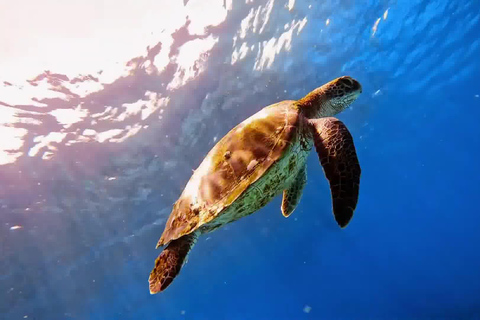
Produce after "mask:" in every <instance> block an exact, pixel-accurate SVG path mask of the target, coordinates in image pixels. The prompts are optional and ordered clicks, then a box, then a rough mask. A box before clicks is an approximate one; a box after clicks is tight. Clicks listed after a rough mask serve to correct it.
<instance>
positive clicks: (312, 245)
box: [0, 0, 480, 320]
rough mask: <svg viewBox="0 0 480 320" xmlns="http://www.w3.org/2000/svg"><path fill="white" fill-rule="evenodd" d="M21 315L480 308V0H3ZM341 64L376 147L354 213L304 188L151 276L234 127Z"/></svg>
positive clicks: (4, 290) (17, 309)
mask: <svg viewBox="0 0 480 320" xmlns="http://www.w3.org/2000/svg"><path fill="white" fill-rule="evenodd" d="M0 42H1V44H2V46H1V47H2V49H1V50H0V181H1V184H0V254H1V256H0V270H1V271H0V318H1V319H24V318H25V319H48V320H53V319H109V320H110V319H194V320H199V319H243V320H245V319H367V318H378V319H380V318H384V319H393V318H395V319H412V318H413V317H415V318H416V319H427V318H428V319H437V318H442V319H479V318H480V298H479V292H480V278H479V277H478V270H480V250H479V249H480V248H479V247H480V233H479V232H478V225H479V223H480V215H479V212H480V209H479V208H478V205H477V202H478V201H477V200H478V197H479V193H480V165H479V163H480V156H479V151H478V146H479V145H480V131H479V125H478V123H479V118H480V97H479V95H480V86H479V84H478V76H479V71H480V62H479V61H480V60H479V58H478V57H480V2H479V1H477V0H472V1H446V0H437V1H433V0H432V1H420V0H416V1H406V0H404V1H396V0H391V1H349V0H342V1H313V0H311V1H299V0H297V1H295V0H287V1H285V0H283V1H282V0H268V1H266V0H246V1H244V0H242V1H232V0H222V1H214V0H211V1H208V0H197V1H194V0H190V1H188V0H184V1H177V0H175V1H171V0H160V1H149V0H141V1H135V2H134V1H120V2H113V1H103V2H99V1H93V0H88V1H83V2H78V3H75V4H74V3H73V2H71V3H70V2H69V3H68V4H67V3H66V2H65V3H63V2H57V1H53V0H47V1H44V2H42V3H41V4H40V2H35V1H27V0H24V1H18V2H10V3H8V4H7V3H6V2H5V3H2V4H0ZM341 75H351V76H353V77H355V78H356V79H358V80H359V81H360V82H361V83H362V85H363V94H362V95H361V97H360V98H359V99H358V100H357V101H356V102H355V104H354V107H353V108H352V109H349V110H347V111H345V112H343V113H342V114H340V115H339V117H340V119H341V120H343V121H344V122H345V123H346V124H347V125H348V127H349V128H350V131H351V132H352V135H353V137H354V140H355V143H356V147H357V152H358V156H359V159H360V162H361V165H362V169H363V171H362V180H361V190H360V201H359V205H358V208H357V211H356V215H355V217H354V219H353V221H352V223H351V224H350V225H349V226H348V228H346V229H345V230H340V229H339V228H338V227H337V226H336V224H335V222H334V219H333V218H332V216H331V200H330V194H329V188H328V184H327V182H326V180H325V178H324V176H323V172H322V169H321V167H320V165H319V164H318V158H317V156H316V155H315V154H312V155H311V157H310V158H309V161H308V162H309V163H308V166H309V170H308V184H307V187H306V189H305V192H304V194H303V198H302V202H301V204H300V205H299V207H298V208H297V210H296V211H295V213H294V214H293V215H292V216H291V217H290V218H289V219H285V218H283V216H282V215H281V213H280V208H279V206H280V200H279V199H276V200H275V201H273V202H272V203H271V204H270V205H268V206H267V207H266V208H264V209H262V210H261V211H260V212H258V213H257V214H255V215H252V216H250V217H248V218H245V219H242V220H240V221H238V222H236V223H235V224H231V225H228V226H226V227H224V228H222V229H220V230H218V231H217V232H215V233H211V234H209V235H208V236H204V237H203V238H201V239H200V240H199V242H198V243H197V246H196V247H195V249H194V250H193V251H192V253H191V254H190V256H189V263H188V264H187V265H186V266H185V267H184V269H183V270H182V273H181V275H180V276H179V277H178V278H177V279H176V281H175V282H174V283H173V284H172V285H171V287H169V288H168V290H166V291H165V292H163V293H161V294H159V295H154V296H151V295H150V294H149V291H148V283H147V279H148V275H149V273H150V270H151V268H152V267H153V264H154V260H155V258H156V256H157V255H158V251H156V250H155V249H154V247H155V244H156V241H157V240H158V238H159V236H160V235H161V232H162V231H163V227H164V223H165V220H166V218H167V217H168V214H169V213H170V210H171V205H172V204H173V202H174V201H175V200H176V199H177V197H178V196H179V194H180V192H181V191H182V189H183V187H184V186H185V183H186V182H187V180H188V178H189V177H190V175H191V173H192V170H193V169H195V168H196V167H197V166H198V164H199V163H200V161H201V160H202V159H203V157H204V156H205V154H206V153H207V151H208V150H209V149H210V148H211V147H212V146H213V145H214V143H215V142H216V141H218V139H220V138H221V137H222V136H223V135H224V134H225V133H226V132H228V130H230V129H231V128H232V127H233V126H234V125H236V124H237V123H238V122H240V121H241V120H243V119H245V118H246V117H248V116H249V115H251V114H253V113H254V112H256V111H258V110H260V109H261V108H262V107H264V106H266V105H268V104H271V103H274V102H276V101H279V100H284V99H299V98H301V97H302V96H304V95H305V94H306V93H308V92H309V91H310V90H312V89H314V88H315V87H317V86H319V85H321V84H323V83H325V82H327V81H329V80H331V79H333V78H335V77H338V76H341Z"/></svg>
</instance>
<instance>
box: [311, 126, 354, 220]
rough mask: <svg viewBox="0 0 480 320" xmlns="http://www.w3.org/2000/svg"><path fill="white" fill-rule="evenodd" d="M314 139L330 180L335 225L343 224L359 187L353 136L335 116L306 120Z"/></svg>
mask: <svg viewBox="0 0 480 320" xmlns="http://www.w3.org/2000/svg"><path fill="white" fill-rule="evenodd" d="M309 122H310V124H311V126H312V133H313V141H314V143H315V148H316V150H317V153H318V157H319V158H320V163H321V164H322V166H323V170H324V171H325V175H326V177H327V179H328V181H329V182H330V190H331V192H332V202H333V214H334V216H335V220H336V221H337V223H338V225H339V226H340V227H342V228H344V227H346V226H347V224H348V223H349V222H350V219H351V218H352V216H353V212H354V211H355V208H356V206H357V201H358V191H359V187H360V173H361V170H360V165H359V163H358V158H357V153H356V151H355V145H354V144H353V138H352V135H351V134H350V132H349V131H348V129H347V127H346V126H345V125H344V124H343V122H341V121H340V120H338V119H336V118H332V117H330V118H321V119H314V120H310V121H309Z"/></svg>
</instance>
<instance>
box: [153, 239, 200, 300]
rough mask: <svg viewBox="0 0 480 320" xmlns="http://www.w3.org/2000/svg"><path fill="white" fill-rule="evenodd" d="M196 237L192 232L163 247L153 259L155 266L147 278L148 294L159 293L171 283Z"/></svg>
mask: <svg viewBox="0 0 480 320" xmlns="http://www.w3.org/2000/svg"><path fill="white" fill-rule="evenodd" d="M197 238H198V233H197V232H192V233H190V234H186V235H184V236H182V237H180V238H178V239H176V240H173V241H171V242H170V243H169V244H168V246H167V247H166V248H165V249H163V251H162V252H161V253H160V255H159V256H158V258H157V260H155V267H154V268H153V270H152V272H150V277H149V279H148V283H149V287H150V294H156V293H159V292H161V291H163V290H165V289H166V288H167V287H168V286H169V285H170V283H172V281H173V279H175V277H176V276H177V275H178V273H179V272H180V269H181V268H182V266H183V264H184V263H185V262H186V258H187V255H188V252H189V251H190V249H192V247H193V245H194V244H195V242H196V241H197Z"/></svg>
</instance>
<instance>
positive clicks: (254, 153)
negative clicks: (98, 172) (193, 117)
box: [157, 101, 311, 247]
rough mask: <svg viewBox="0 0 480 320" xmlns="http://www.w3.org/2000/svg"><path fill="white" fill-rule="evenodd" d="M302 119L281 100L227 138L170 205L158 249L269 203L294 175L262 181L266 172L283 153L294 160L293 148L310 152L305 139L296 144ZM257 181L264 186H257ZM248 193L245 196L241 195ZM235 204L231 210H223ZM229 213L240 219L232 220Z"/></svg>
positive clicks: (281, 172)
mask: <svg viewBox="0 0 480 320" xmlns="http://www.w3.org/2000/svg"><path fill="white" fill-rule="evenodd" d="M303 119H304V118H303V117H301V116H300V114H299V109H298V108H297V106H296V105H295V103H294V101H282V102H279V103H276V104H273V105H271V106H268V107H265V108H264V109H262V110H260V111H259V112H257V113H256V114H254V115H253V116H251V117H250V118H248V119H246V120H245V121H243V122H242V123H240V124H239V125H238V126H236V127H235V128H233V129H232V130H231V131H230V132H229V133H228V134H226V135H225V136H224V137H223V138H222V139H221V140H220V141H219V142H218V143H217V144H216V145H215V146H214V147H213V149H212V150H211V151H210V152H209V153H208V155H207V156H206V157H205V159H204V160H203V162H202V163H201V164H200V166H199V167H198V169H197V170H195V172H194V174H193V175H192V177H191V179H190V180H189V182H188V183H187V186H186V187H185V190H184V191H183V193H182V195H181V196H180V198H179V199H178V201H177V202H176V203H175V204H174V206H173V210H172V213H171V214H170V217H169V219H168V221H167V223H166V226H165V230H164V232H163V234H162V237H161V238H160V240H159V242H158V245H157V247H158V246H161V245H163V244H166V243H168V242H170V241H171V240H174V239H177V238H179V237H181V236H182V235H185V234H188V233H190V232H192V231H194V230H197V229H198V228H199V227H201V226H204V225H206V224H208V226H205V227H203V228H202V229H201V230H202V232H207V231H212V230H214V229H215V228H218V227H219V226H222V225H223V224H225V223H228V222H231V221H235V220H236V219H238V218H240V217H241V216H244V215H247V214H250V213H252V212H254V211H255V210H257V209H258V208H260V207H262V206H264V205H265V204H266V203H268V201H269V200H271V197H272V194H274V193H276V192H278V190H277V189H278V188H279V187H281V185H282V184H283V183H285V181H286V179H287V178H290V175H291V174H295V175H296V172H292V173H291V174H290V173H285V172H284V171H286V172H289V170H285V169H286V168H283V167H282V166H280V167H278V166H277V165H275V166H274V167H278V168H276V169H275V172H271V173H270V172H269V174H268V179H263V178H262V177H264V175H265V173H266V172H267V170H269V169H274V168H271V167H272V165H273V164H275V163H277V162H278V161H279V160H280V159H281V158H282V157H283V156H284V155H285V154H286V153H287V154H294V157H296V153H298V152H299V151H298V150H295V151H294V152H293V153H292V152H286V151H287V150H290V151H291V148H292V147H294V145H295V148H297V149H299V150H300V149H301V150H303V149H302V148H308V147H309V143H308V141H309V138H308V139H307V138H305V139H299V132H300V130H304V128H306V126H307V125H306V124H304V123H303V121H304V120H303ZM310 148H311V145H310ZM308 151H309V150H308ZM305 157H306V156H305ZM288 160H290V159H288ZM292 161H296V160H292ZM302 161H304V159H303V160H302ZM282 164H283V162H282ZM285 165H286V166H287V165H288V163H285ZM302 165H303V164H302ZM299 169H300V167H299V165H298V164H295V165H294V166H292V170H294V171H295V170H297V171H298V170H299ZM260 178H262V179H260ZM259 179H260V180H262V181H263V182H261V181H259V183H260V182H261V183H260V184H257V183H256V182H257V181H258V180H259ZM247 189H248V190H249V192H245V191H246V190H247ZM270 189H271V190H270ZM245 193H247V194H249V195H246V194H245ZM265 194H268V197H265V196H263V195H265ZM246 196H247V198H245V197H246ZM239 197H243V198H240V199H239ZM237 199H238V200H239V201H236V200H237ZM249 199H250V200H249ZM257 200H258V201H257ZM255 201H257V202H256V203H255V204H252V203H251V202H255ZM234 202H235V206H233V207H232V208H230V209H231V210H227V209H228V208H229V207H230V206H231V205H232V204H233V203H234ZM233 209H235V215H238V217H236V216H232V214H233V213H232V210H233ZM252 210H253V211H252ZM220 216H222V219H219V217H220Z"/></svg>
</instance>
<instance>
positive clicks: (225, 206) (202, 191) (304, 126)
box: [149, 76, 362, 294]
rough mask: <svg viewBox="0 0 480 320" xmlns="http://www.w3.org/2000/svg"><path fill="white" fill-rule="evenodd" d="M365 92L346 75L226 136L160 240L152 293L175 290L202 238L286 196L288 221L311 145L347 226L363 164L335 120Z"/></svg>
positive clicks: (177, 204)
mask: <svg viewBox="0 0 480 320" xmlns="http://www.w3.org/2000/svg"><path fill="white" fill-rule="evenodd" d="M361 92H362V87H361V85H360V83H359V82H358V81H356V80H354V79H352V78H351V77H348V76H344V77H340V78H337V79H335V80H333V81H330V82H328V83H327V84H325V85H323V86H321V87H319V88H317V89H315V90H313V91H312V92H310V93H309V94H307V95H306V96H305V97H304V98H302V99H300V100H298V101H292V100H288V101H282V102H278V103H275V104H272V105H270V106H267V107H265V108H263V109H262V110H260V111H259V112H257V113H256V114H254V115H253V116H251V117H250V118H248V119H246V120H245V121H243V122H242V123H240V124H239V125H237V126H236V127H235V128H233V129H232V130H231V131H230V132H228V133H227V134H226V135H225V136H224V137H223V138H222V139H221V140H220V141H219V142H218V143H217V144H216V145H215V146H214V147H213V148H212V150H211V151H210V152H209V153H208V155H207V156H206V157H205V159H204V160H203V161H202V163H201V164H200V166H199V167H198V168H197V170H195V172H194V173H193V175H192V177H191V178H190V180H189V181H188V183H187V185H186V187H185V189H184V190H183V192H182V194H181V196H180V198H179V199H178V200H177V202H175V204H174V205H173V210H172V212H171V214H170V217H169V218H168V220H167V222H166V226H165V230H164V231H163V234H162V236H161V238H160V240H159V241H158V243H157V248H158V247H160V246H163V245H167V244H168V245H167V247H166V248H165V249H164V250H163V251H162V252H161V253H160V255H159V256H158V258H157V259H156V261H155V267H154V268H153V270H152V272H151V273H150V278H149V287H150V293H151V294H155V293H158V292H160V291H163V290H165V288H167V287H168V286H169V285H170V283H171V282H172V281H173V279H174V278H175V277H176V276H177V274H178V273H179V272H180V269H181V268H182V266H183V264H184V262H185V261H186V257H187V254H188V252H189V251H190V249H191V248H192V246H193V245H194V243H195V242H196V240H197V238H198V236H199V235H201V234H204V233H207V232H211V231H213V230H215V229H217V228H219V227H221V226H223V225H225V224H227V223H230V222H233V221H235V220H238V219H240V218H241V217H245V216H247V215H250V214H252V213H254V212H255V211H257V210H258V209H260V208H262V207H263V206H265V205H266V204H267V203H268V202H270V201H271V200H272V199H273V198H274V197H275V196H276V195H278V194H280V193H281V192H283V200H282V205H281V211H282V214H283V215H284V216H285V217H288V216H289V215H290V214H291V213H292V212H293V210H294V209H295V207H296V206H297V204H298V203H299V201H300V197H301V195H302V191H303V188H304V187H305V184H306V180H307V176H306V160H307V156H308V154H309V152H310V150H311V149H312V147H313V146H315V149H316V151H317V153H318V156H319V158H320V162H321V164H322V166H323V170H324V172H325V175H326V177H327V179H328V180H329V182H330V189H331V193H332V200H333V214H334V217H335V220H336V221H337V223H338V224H339V226H340V227H341V228H344V227H345V226H346V225H347V224H348V223H349V221H350V219H351V218H352V216H353V212H354V210H355V207H356V205H357V200H358V191H359V184H360V165H359V163H358V159H357V155H356V151H355V146H354V144H353V139H352V136H351V135H350V133H349V131H348V129H347V128H346V126H345V125H344V124H343V123H342V122H341V121H340V120H338V119H336V118H333V117H332V116H334V115H336V114H337V113H339V112H341V111H342V110H344V109H345V108H346V107H348V106H349V105H350V104H351V103H352V102H353V101H354V100H355V99H356V98H357V97H358V96H359V94H360V93H361Z"/></svg>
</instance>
